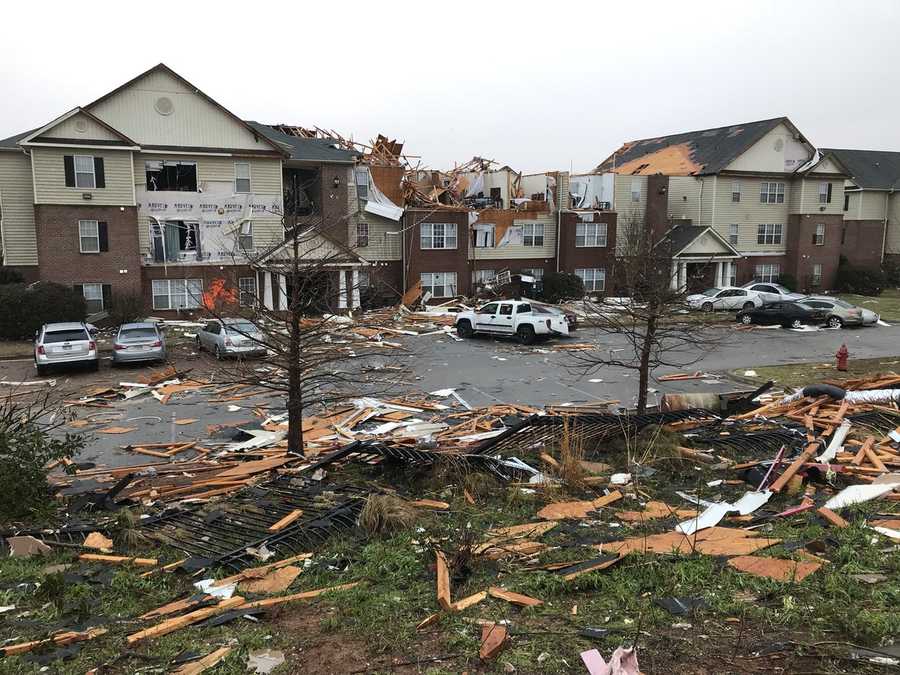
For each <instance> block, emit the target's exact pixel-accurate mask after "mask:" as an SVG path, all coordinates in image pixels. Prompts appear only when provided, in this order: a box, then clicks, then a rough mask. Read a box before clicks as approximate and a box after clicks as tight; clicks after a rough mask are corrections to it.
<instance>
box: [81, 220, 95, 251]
mask: <svg viewBox="0 0 900 675" xmlns="http://www.w3.org/2000/svg"><path fill="white" fill-rule="evenodd" d="M78 241H79V250H80V251H81V252H82V253H100V223H98V222H97V221H96V220H79V221H78Z"/></svg>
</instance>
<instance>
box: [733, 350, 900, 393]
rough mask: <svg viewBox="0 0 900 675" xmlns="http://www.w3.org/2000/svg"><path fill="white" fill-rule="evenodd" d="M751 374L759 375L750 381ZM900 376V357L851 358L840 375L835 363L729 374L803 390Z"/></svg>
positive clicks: (742, 369) (788, 365)
mask: <svg viewBox="0 0 900 675" xmlns="http://www.w3.org/2000/svg"><path fill="white" fill-rule="evenodd" d="M747 370H753V371H756V375H755V376H753V377H748V376H746V375H744V372H745V371H747ZM897 372H900V356H882V357H878V358H874V359H854V358H851V359H850V360H849V361H848V364H847V370H846V371H840V370H838V369H837V368H836V367H835V362H834V361H832V362H831V363H828V362H825V361H806V362H799V363H787V364H779V365H773V366H752V367H748V368H737V369H736V370H732V371H729V374H730V375H732V376H735V377H738V378H739V379H741V380H747V381H750V382H753V383H759V384H762V383H763V382H768V381H769V380H774V382H775V384H776V385H778V386H788V387H802V386H805V385H808V384H815V383H817V382H822V381H823V380H834V381H837V382H842V381H844V380H852V379H855V378H859V377H868V376H872V375H879V374H889V373H897Z"/></svg>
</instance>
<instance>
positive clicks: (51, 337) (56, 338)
mask: <svg viewBox="0 0 900 675" xmlns="http://www.w3.org/2000/svg"><path fill="white" fill-rule="evenodd" d="M89 339H90V337H88V334H87V331H86V330H85V329H84V328H73V329H70V330H55V331H52V332H47V333H44V344H53V343H56V342H73V341H75V340H89Z"/></svg>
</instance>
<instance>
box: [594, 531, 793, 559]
mask: <svg viewBox="0 0 900 675" xmlns="http://www.w3.org/2000/svg"><path fill="white" fill-rule="evenodd" d="M780 543H781V539H773V538H769V537H757V536H756V535H755V533H753V532H750V531H748V530H741V529H734V528H730V527H708V528H706V529H705V530H699V531H697V532H695V533H694V534H692V535H686V534H682V533H681V532H663V533H661V534H651V535H649V536H640V537H629V538H628V539H623V540H622V541H611V542H607V543H605V544H597V545H596V546H595V547H594V548H597V549H600V550H601V551H603V552H604V553H619V554H620V555H625V554H627V553H631V552H632V551H634V552H637V553H662V554H666V553H683V554H688V553H693V552H695V551H696V552H698V553H704V554H706V555H746V554H748V553H753V552H754V551H758V550H760V549H763V548H768V547H769V546H774V545H775V544H780Z"/></svg>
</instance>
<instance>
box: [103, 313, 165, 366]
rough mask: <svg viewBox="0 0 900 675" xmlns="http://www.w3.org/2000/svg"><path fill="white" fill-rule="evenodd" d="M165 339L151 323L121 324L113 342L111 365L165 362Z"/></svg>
mask: <svg viewBox="0 0 900 675" xmlns="http://www.w3.org/2000/svg"><path fill="white" fill-rule="evenodd" d="M165 360H166V339H165V337H164V336H163V334H162V333H161V332H160V331H159V328H157V326H156V324H153V323H123V324H122V325H121V326H119V332H118V333H116V339H115V340H113V363H114V364H116V363H137V362H139V361H165Z"/></svg>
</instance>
